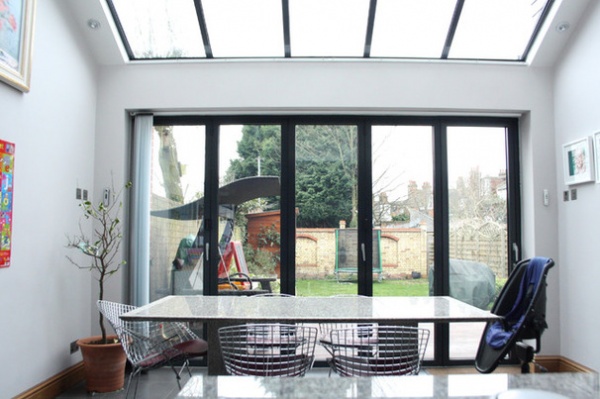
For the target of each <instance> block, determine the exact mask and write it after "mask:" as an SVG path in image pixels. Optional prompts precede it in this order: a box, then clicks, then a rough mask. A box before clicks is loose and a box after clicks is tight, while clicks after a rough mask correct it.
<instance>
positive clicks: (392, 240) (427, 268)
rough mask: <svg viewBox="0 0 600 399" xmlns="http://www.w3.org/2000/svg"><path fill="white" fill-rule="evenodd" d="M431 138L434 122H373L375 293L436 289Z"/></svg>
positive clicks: (420, 292) (426, 293)
mask: <svg viewBox="0 0 600 399" xmlns="http://www.w3.org/2000/svg"><path fill="white" fill-rule="evenodd" d="M432 137H433V129H432V127H431V126H373V129H372V139H371V142H372V144H371V148H372V163H373V171H372V174H373V228H374V229H375V231H377V232H378V233H379V234H378V236H379V237H378V239H379V242H378V243H377V246H375V245H374V248H380V251H375V250H374V251H373V256H374V257H377V256H378V254H379V259H378V260H377V261H376V260H374V264H379V265H380V268H379V269H375V268H374V269H373V272H374V276H373V295H374V296H429V295H430V294H432V292H430V289H429V287H430V286H431V284H430V283H429V281H428V280H429V279H428V278H429V277H431V278H433V266H434V262H433V237H434V232H433V186H432V182H433V147H432V145H433V143H432ZM376 277H378V278H376Z"/></svg>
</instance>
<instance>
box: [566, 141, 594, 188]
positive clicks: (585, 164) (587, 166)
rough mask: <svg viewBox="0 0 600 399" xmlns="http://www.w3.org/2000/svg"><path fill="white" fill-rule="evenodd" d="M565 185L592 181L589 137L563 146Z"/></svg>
mask: <svg viewBox="0 0 600 399" xmlns="http://www.w3.org/2000/svg"><path fill="white" fill-rule="evenodd" d="M563 169H564V174H565V184H567V185H571V184H579V183H586V182H590V181H594V153H593V143H592V138H591V137H584V138H582V139H579V140H577V141H573V142H571V143H567V144H565V145H563Z"/></svg>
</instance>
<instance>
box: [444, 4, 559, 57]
mask: <svg viewBox="0 0 600 399" xmlns="http://www.w3.org/2000/svg"><path fill="white" fill-rule="evenodd" d="M547 2H548V0H465V4H464V7H463V10H462V14H461V16H460V21H459V23H458V28H457V30H456V35H455V36H454V41H453V42H452V47H451V49H450V53H449V58H471V59H499V60H501V59H503V60H522V59H523V57H524V52H525V50H526V48H527V44H528V42H529V39H530V37H531V35H532V34H533V31H534V29H535V27H536V25H537V22H538V20H539V18H540V16H541V15H542V14H543V9H544V7H545V6H546V3H547Z"/></svg>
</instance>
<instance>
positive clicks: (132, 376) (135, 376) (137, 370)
mask: <svg viewBox="0 0 600 399" xmlns="http://www.w3.org/2000/svg"><path fill="white" fill-rule="evenodd" d="M141 372H142V369H141V368H134V369H133V370H132V371H131V374H129V380H128V381H127V391H126V392H125V399H127V398H128V397H129V389H130V388H131V382H132V380H133V379H135V388H134V390H133V397H134V398H135V397H136V396H137V389H138V384H139V382H140V378H139V377H140V373H141Z"/></svg>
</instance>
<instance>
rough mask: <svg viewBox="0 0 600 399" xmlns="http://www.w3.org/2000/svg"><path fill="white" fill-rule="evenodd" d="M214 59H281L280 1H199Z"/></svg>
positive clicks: (281, 19) (281, 17)
mask: <svg viewBox="0 0 600 399" xmlns="http://www.w3.org/2000/svg"><path fill="white" fill-rule="evenodd" d="M202 8H203V10H204V19H205V20H206V26H207V30H208V36H209V39H210V44H211V47H212V51H213V55H214V57H283V56H284V51H283V15H282V11H281V0H253V1H248V0H203V1H202Z"/></svg>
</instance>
